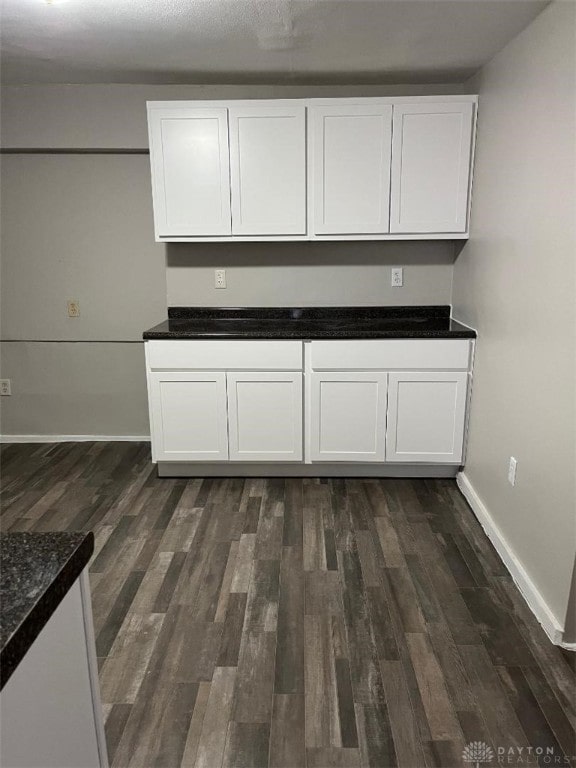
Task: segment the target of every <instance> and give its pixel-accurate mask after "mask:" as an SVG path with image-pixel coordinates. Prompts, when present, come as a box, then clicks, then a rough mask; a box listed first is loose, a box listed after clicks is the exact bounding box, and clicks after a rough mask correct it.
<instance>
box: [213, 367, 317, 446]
mask: <svg viewBox="0 0 576 768" xmlns="http://www.w3.org/2000/svg"><path fill="white" fill-rule="evenodd" d="M227 384H228V429H229V437H230V461H302V458H303V456H302V374H301V373H295V372H286V373H280V372H277V371H273V372H262V373H244V372H241V373H228V374H227Z"/></svg>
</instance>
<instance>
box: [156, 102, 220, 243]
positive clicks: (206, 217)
mask: <svg viewBox="0 0 576 768" xmlns="http://www.w3.org/2000/svg"><path fill="white" fill-rule="evenodd" d="M148 119H149V131H150V158H151V166H152V190H153V197H154V216H155V225H156V236H157V237H158V238H163V237H181V236H194V235H230V233H231V218H230V170H229V155H228V114H227V110H226V109H204V108H202V109H200V108H198V109H196V108H188V107H187V108H171V109H166V108H161V109H155V108H150V109H149V116H148Z"/></svg>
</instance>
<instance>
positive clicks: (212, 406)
mask: <svg viewBox="0 0 576 768" xmlns="http://www.w3.org/2000/svg"><path fill="white" fill-rule="evenodd" d="M149 385H150V416H151V421H152V424H151V429H152V442H153V453H154V459H155V460H156V461H226V460H227V459H228V430H227V423H226V374H225V373H211V372H205V373H189V372H182V371H166V372H164V371H153V372H151V373H150V374H149Z"/></svg>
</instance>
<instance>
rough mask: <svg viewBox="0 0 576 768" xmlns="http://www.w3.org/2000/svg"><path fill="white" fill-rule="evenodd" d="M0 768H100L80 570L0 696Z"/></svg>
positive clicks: (104, 764) (103, 754) (98, 716)
mask: <svg viewBox="0 0 576 768" xmlns="http://www.w3.org/2000/svg"><path fill="white" fill-rule="evenodd" d="M0 709H1V711H2V738H1V739H0V765H2V767H3V768H108V755H107V750H106V737H105V734H104V723H103V718H102V705H101V703H100V686H99V683H98V661H97V658H96V647H95V640H94V627H93V625H92V607H91V601H90V582H89V580H88V568H86V569H85V570H84V571H83V572H82V573H81V574H80V576H79V577H78V579H76V581H75V582H74V584H73V585H72V587H71V588H70V590H69V592H68V593H67V595H66V596H65V597H64V599H63V600H62V602H61V603H60V605H59V606H58V607H57V608H56V610H55V612H54V614H53V615H52V616H51V617H50V619H49V620H48V622H47V624H46V625H45V626H44V628H43V629H42V631H41V632H40V634H39V635H38V637H37V638H36V640H34V642H33V643H32V645H31V647H30V649H29V650H28V652H27V653H26V655H25V656H24V658H23V659H22V661H21V662H20V663H19V665H18V667H17V668H16V669H15V670H14V672H13V674H12V676H11V677H10V679H9V680H8V682H7V683H6V685H5V686H4V688H3V689H2V693H1V694H0Z"/></svg>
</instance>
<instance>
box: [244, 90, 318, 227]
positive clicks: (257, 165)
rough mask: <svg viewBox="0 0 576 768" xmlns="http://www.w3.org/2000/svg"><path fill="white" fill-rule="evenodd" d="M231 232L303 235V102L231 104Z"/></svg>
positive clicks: (304, 150) (304, 216)
mask: <svg viewBox="0 0 576 768" xmlns="http://www.w3.org/2000/svg"><path fill="white" fill-rule="evenodd" d="M229 113H230V166H231V167H230V172H231V181H232V232H233V234H235V235H304V234H306V113H305V107H304V106H303V105H299V104H294V105H287V106H284V105H282V106H280V105H279V106H266V105H256V106H254V107H250V106H248V107H234V106H232V107H230V110H229Z"/></svg>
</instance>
